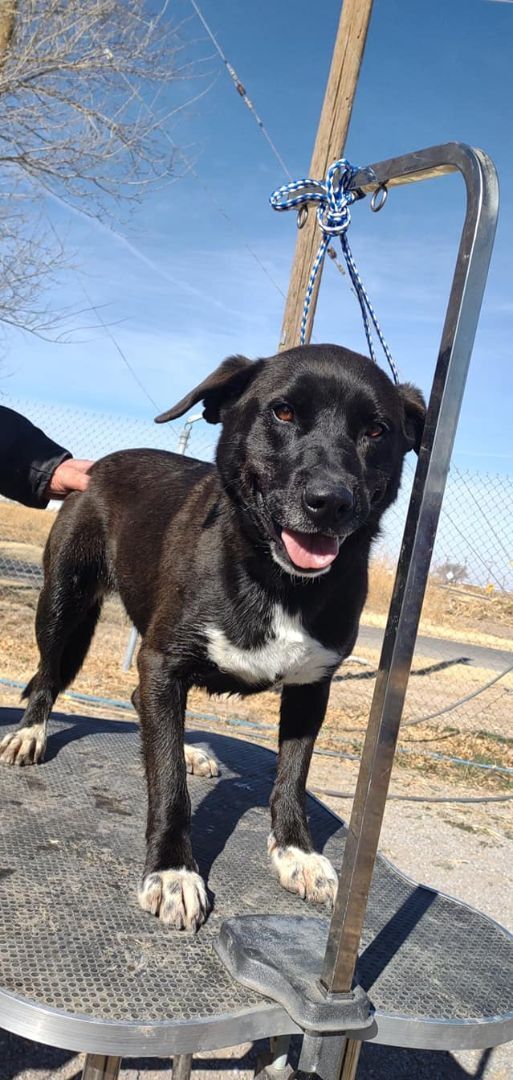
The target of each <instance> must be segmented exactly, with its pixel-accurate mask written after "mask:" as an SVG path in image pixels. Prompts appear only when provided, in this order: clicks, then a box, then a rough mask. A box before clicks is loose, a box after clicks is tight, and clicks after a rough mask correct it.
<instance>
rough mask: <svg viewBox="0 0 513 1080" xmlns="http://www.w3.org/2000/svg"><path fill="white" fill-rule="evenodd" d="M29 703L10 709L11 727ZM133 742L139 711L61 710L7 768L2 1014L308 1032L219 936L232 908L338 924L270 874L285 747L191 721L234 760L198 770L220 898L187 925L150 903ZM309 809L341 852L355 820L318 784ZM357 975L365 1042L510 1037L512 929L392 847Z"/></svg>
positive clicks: (83, 1025)
mask: <svg viewBox="0 0 513 1080" xmlns="http://www.w3.org/2000/svg"><path fill="white" fill-rule="evenodd" d="M18 717H19V713H18V711H17V710H7V709H6V710H2V712H1V713H0V734H1V733H3V732H4V731H5V730H6V729H7V728H8V727H12V726H13V725H14V724H15V723H16V722H17V720H18ZM138 740H139V736H138V731H137V725H136V724H134V723H129V722H115V721H102V720H97V719H90V718H85V717H77V716H67V717H62V716H61V717H60V718H59V719H58V720H57V721H55V720H54V721H53V722H52V727H51V735H50V739H49V743H48V750H47V758H46V761H45V762H44V763H43V764H42V765H40V766H38V767H37V768H33V767H28V768H21V769H19V768H5V767H2V768H0V804H1V807H2V822H3V827H2V833H1V840H0V912H1V915H0V920H1V924H0V957H1V976H0V1025H1V1026H3V1027H4V1028H7V1029H8V1030H9V1031H12V1032H15V1033H16V1034H18V1035H23V1036H25V1037H27V1038H32V1039H35V1040H37V1041H39V1042H44V1043H47V1044H50V1045H52V1046H57V1047H61V1048H63V1049H68V1050H75V1051H88V1052H89V1053H91V1054H94V1055H106V1056H110V1057H115V1058H121V1057H136V1056H140V1055H144V1056H148V1055H149V1056H155V1057H164V1056H168V1055H183V1054H191V1053H193V1052H194V1051H197V1050H200V1049H201V1050H205V1049H221V1048H222V1047H225V1046H229V1045H236V1044H237V1043H240V1042H245V1041H247V1040H251V1039H258V1038H262V1037H265V1036H278V1035H282V1034H287V1033H295V1032H298V1031H299V1030H300V1029H299V1028H298V1026H297V1025H296V1024H295V1023H294V1022H293V1021H292V1020H291V1019H290V1016H289V1015H288V1013H287V1011H286V1009H285V1008H284V1007H283V1006H282V1005H280V1004H277V1003H276V1002H273V1001H271V1000H268V999H266V998H264V997H262V996H261V995H260V994H259V993H257V992H255V991H254V990H251V989H248V988H246V987H244V986H242V985H240V983H239V982H236V981H234V980H233V979H232V978H231V976H230V975H229V973H228V971H227V969H226V967H225V966H224V964H223V963H222V962H221V960H220V959H219V957H218V955H217V952H216V949H215V948H214V943H215V942H216V940H217V939H218V936H219V932H220V930H221V926H222V924H223V922H224V921H225V920H227V919H230V918H231V917H233V916H240V915H247V916H252V915H261V914H269V913H272V914H273V915H281V916H283V915H285V916H290V915H294V916H301V917H303V918H307V919H308V920H317V921H318V922H319V924H320V926H321V927H322V928H324V929H325V934H326V936H327V932H328V919H327V918H326V914H325V913H324V912H323V911H322V910H317V909H316V908H315V907H313V906H312V905H307V904H306V903H304V902H303V901H301V900H300V899H299V898H296V897H294V896H292V895H290V894H289V893H286V892H285V891H284V890H283V889H282V888H281V887H280V886H279V885H278V883H277V882H276V881H275V880H274V878H273V876H272V873H271V871H270V866H269V860H268V856H267V853H266V839H267V835H268V832H269V811H268V808H267V804H268V801H269V795H270V792H271V786H272V782H273V773H274V766H275V755H274V754H273V753H272V752H271V751H269V750H267V749H263V748H262V747H260V746H255V745H253V744H251V743H247V742H242V741H238V740H237V739H234V738H228V737H226V736H221V735H208V736H207V735H205V733H204V732H202V733H201V734H194V733H193V734H191V733H189V734H188V741H189V742H190V743H195V744H198V745H200V746H202V747H205V748H208V749H209V751H211V752H212V754H213V755H214V756H215V757H216V758H217V760H218V762H219V765H220V770H221V775H220V777H219V778H217V779H216V780H205V779H201V778H196V777H189V786H190V792H191V799H192V805H193V843H194V851H195V855H196V858H197V860H198V863H199V868H200V871H201V872H202V873H203V874H204V875H205V876H206V877H207V879H208V885H209V888H210V890H211V892H212V893H213V894H214V910H213V912H212V914H211V916H210V918H209V920H208V922H207V924H206V925H205V926H204V927H203V928H202V929H201V930H200V931H199V933H198V934H197V935H195V936H192V935H189V934H185V933H179V932H176V931H172V930H169V929H165V928H163V927H161V926H160V924H159V922H158V920H157V919H156V918H152V917H151V916H150V915H148V914H145V913H144V912H143V911H141V910H140V908H139V907H138V904H137V900H136V888H137V882H138V879H139V875H140V872H141V868H142V863H143V854H144V827H145V804H146V791H145V781H144V776H143V768H142V763H141V760H140V754H139V746H138ZM309 815H310V820H311V825H312V832H313V835H314V838H315V843H316V846H317V847H318V849H319V850H322V851H324V852H325V854H327V855H328V856H329V857H330V858H331V859H332V861H333V862H334V864H335V865H336V866H340V864H341V861H342V853H343V847H344V839H345V828H344V825H343V823H342V822H341V820H340V819H339V818H338V817H336V816H335V815H334V814H333V813H331V812H330V811H329V810H328V809H327V808H326V807H324V806H323V805H321V803H319V802H318V801H317V800H316V799H313V798H310V800H309ZM323 932H324V930H323ZM357 981H358V982H359V983H360V985H361V986H362V987H363V988H364V990H365V991H367V993H368V996H369V998H370V1001H371V1004H372V1007H373V1010H374V1013H373V1017H372V1023H371V1025H370V1026H369V1027H368V1028H366V1029H365V1030H363V1031H361V1032H359V1033H358V1036H357V1037H358V1038H359V1039H368V1038H371V1039H373V1040H374V1041H375V1042H378V1043H387V1044H392V1045H399V1046H409V1047H420V1048H437V1049H454V1048H457V1047H488V1046H492V1045H495V1044H497V1043H499V1042H504V1041H507V1039H508V1038H512V1037H513V939H512V937H511V935H510V934H508V933H507V931H506V930H504V929H502V928H501V927H500V926H498V925H497V924H496V923H494V922H492V921H491V920H490V919H488V918H485V917H484V916H483V915H480V914H479V913H478V912H476V911H474V910H472V908H470V907H468V906H467V905H465V904H461V903H459V902H457V901H455V900H451V899H449V898H448V897H445V896H443V895H441V894H440V893H437V892H434V891H433V890H431V889H428V888H426V887H424V886H419V885H416V884H415V883H414V882H412V881H409V880H408V879H407V878H405V877H404V876H403V875H402V874H401V873H400V872H399V871H398V870H396V869H395V868H394V867H393V866H392V865H391V864H390V863H389V862H387V861H386V860H385V859H384V858H381V857H378V861H377V866H376V872H375V875H374V879H373V885H372V889H371V896H370V903H369V907H368V911H367V919H366V927H365V932H364V936H363V941H362V948H361V953H360V960H359V964H358V969H357ZM353 1034H354V1033H353ZM91 1075H94V1076H101V1075H105V1076H107V1075H115V1072H113V1073H112V1074H111V1073H109V1072H108V1071H107V1068H105V1072H104V1073H102V1072H101V1071H97V1072H94V1073H93V1072H91Z"/></svg>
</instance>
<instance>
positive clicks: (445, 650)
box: [354, 626, 513, 671]
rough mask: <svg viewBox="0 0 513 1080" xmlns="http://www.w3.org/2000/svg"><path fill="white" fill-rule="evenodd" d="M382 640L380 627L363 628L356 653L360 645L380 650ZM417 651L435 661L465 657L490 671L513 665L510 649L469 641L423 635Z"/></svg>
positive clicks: (501, 669) (420, 636)
mask: <svg viewBox="0 0 513 1080" xmlns="http://www.w3.org/2000/svg"><path fill="white" fill-rule="evenodd" d="M382 640H383V630H382V629H381V628H380V627H377V626H361V627H360V633H359V635H358V641H357V643H356V645H355V648H354V652H355V654H356V655H358V643H361V644H362V645H365V646H367V648H376V649H379V648H380V646H381V642H382ZM416 651H417V653H419V654H420V655H421V656H429V657H432V658H433V659H435V660H457V659H458V660H459V659H461V658H462V657H465V659H467V660H468V661H469V662H470V663H471V664H472V665H473V666H474V667H480V668H486V669H487V670H489V671H504V670H505V668H507V667H509V665H510V664H513V652H511V651H510V650H509V649H490V648H488V647H486V646H484V645H473V644H472V643H470V642H468V641H449V640H447V639H446V638H435V637H425V636H424V635H423V634H419V636H418V638H417V646H416Z"/></svg>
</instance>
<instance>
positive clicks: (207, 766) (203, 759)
mask: <svg viewBox="0 0 513 1080" xmlns="http://www.w3.org/2000/svg"><path fill="white" fill-rule="evenodd" d="M183 750H184V754H185V766H186V769H187V772H188V773H193V775H194V776H219V768H218V765H217V761H214V759H213V758H209V757H208V754H206V753H205V751H204V750H198V748H197V747H196V746H187V745H185V746H184V748H183Z"/></svg>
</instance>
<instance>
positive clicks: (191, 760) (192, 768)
mask: <svg viewBox="0 0 513 1080" xmlns="http://www.w3.org/2000/svg"><path fill="white" fill-rule="evenodd" d="M132 705H133V707H134V709H135V711H136V713H139V705H140V693H139V687H136V689H135V690H134V692H133V694H132ZM183 750H184V756H185V767H186V769H187V772H188V773H192V775H193V776H219V766H218V764H217V761H215V760H214V758H211V757H209V756H208V754H206V753H205V751H204V750H200V748H199V746H189V745H188V744H187V743H185V746H184V748H183Z"/></svg>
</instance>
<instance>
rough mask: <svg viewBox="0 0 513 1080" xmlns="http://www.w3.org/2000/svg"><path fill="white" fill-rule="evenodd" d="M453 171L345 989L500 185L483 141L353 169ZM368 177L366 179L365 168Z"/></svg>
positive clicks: (360, 827)
mask: <svg viewBox="0 0 513 1080" xmlns="http://www.w3.org/2000/svg"><path fill="white" fill-rule="evenodd" d="M456 171H459V172H460V173H461V175H462V176H463V179H464V181H465V186H466V191H467V211H466V216H465V223H464V226H463V232H462V235H461V241H460V247H459V251H458V257H457V260H456V268H455V271H454V278H453V282H452V288H451V293H450V297H449V304H448V307H447V314H446V317H445V324H444V328H443V333H442V340H441V343H440V349H439V353H438V360H437V364H436V369H435V374H434V379H433V386H432V390H431V397H430V401H429V407H428V412H427V418H426V425H425V429H424V435H423V439H422V447H421V451H420V455H419V460H418V465H417V470H416V473H415V480H414V484H413V491H412V496H411V500H410V505H409V509H408V515H407V518H406V525H405V530H404V536H403V542H402V546H401V553H400V556H399V563H398V568H397V574H396V579H395V585H394V592H393V595H392V601H391V604H390V611H389V614H388V620H387V626H386V630H385V638H384V642H383V648H382V652H381V659H380V664H379V671H378V676H377V679H376V686H375V689H374V695H373V699H372V705H371V711H370V717H369V724H368V728H367V734H366V739H365V745H364V749H363V754H362V760H361V765H360V771H359V775H358V782H357V787H356V793H355V799H354V803H353V811H352V814H351V821H350V824H349V832H348V838H347V842H346V846H345V851H344V861H343V865H342V871H341V877H340V885H339V890H338V895H337V900H336V904H335V910H334V912H333V919H332V922H331V928H330V933H329V938H328V945H327V948H326V957H325V961H324V966H323V970H322V976H321V978H322V983H323V985H324V986H325V987H326V989H327V990H328V991H330V992H332V993H344V992H347V991H349V990H350V989H351V984H352V979H353V974H354V969H355V964H356V959H357V955H358V947H359V943H360V938H361V933H362V927H363V920H364V917H365V910H366V906H367V899H368V895H369V888H370V883H371V878H372V871H373V868H374V861H375V858H376V852H377V847H378V841H379V835H380V832H381V825H382V821H383V815H384V812H385V804H386V798H387V793H388V787H389V782H390V774H391V771H392V765H393V761H394V754H395V748H396V743H397V737H398V733H399V725H400V722H401V715H402V710H403V706H404V699H405V695H406V688H407V685H408V677H409V674H410V667H411V662H412V657H413V651H414V648H415V639H416V636H417V630H418V625H419V619H420V614H421V610H422V603H423V600H424V592H425V589H426V583H427V577H428V573H429V567H430V563H431V556H432V553H433V546H434V542H435V536H436V530H437V526H438V519H439V516H440V509H441V505H442V499H443V494H444V490H445V483H446V479H447V474H448V471H449V464H450V459H451V453H452V448H453V444H454V438H455V435H456V428H457V425H458V418H459V413H460V408H461V403H462V400H463V393H464V389H465V382H466V378H467V372H468V367H469V363H470V357H471V354H472V347H473V344H474V337H475V333H476V329H477V324H478V319H479V313H480V309H481V304H482V300H483V295H484V290H485V285H486V278H487V274H488V267H489V264H490V258H491V254H492V248H493V242H494V237H495V228H496V224H497V214H498V206H499V190H498V181H497V174H496V171H495V167H494V165H493V162H492V161H491V160H490V158H489V157H487V156H486V154H484V153H483V152H482V151H481V150H474V149H472V148H471V147H469V146H465V145H464V144H462V143H447V144H446V145H445V146H435V147H432V148H431V149H429V150H420V151H418V152H417V153H413V154H406V155H405V156H404V157H400V158H392V159H391V160H390V161H382V162H379V163H378V164H377V165H373V166H372V167H371V168H370V169H364V170H362V171H361V172H359V173H358V174H357V175H356V176H355V178H354V182H353V186H354V187H356V188H361V189H363V190H364V191H376V190H377V189H378V188H379V187H382V186H385V185H386V186H387V187H388V186H393V185H397V184H409V183H412V182H414V181H419V180H428V179H431V178H432V177H436V176H443V175H444V174H446V173H449V172H456ZM370 177H372V180H371V181H370V182H369V178H370Z"/></svg>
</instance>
